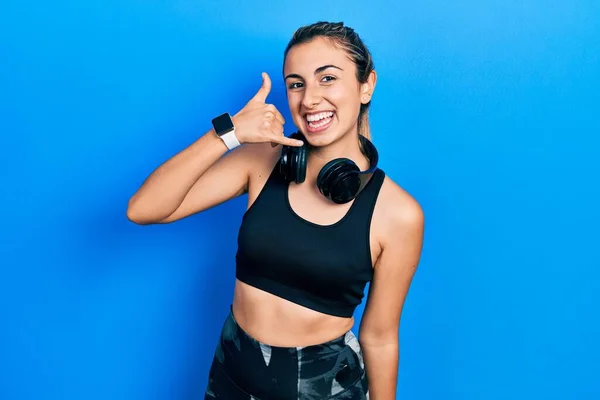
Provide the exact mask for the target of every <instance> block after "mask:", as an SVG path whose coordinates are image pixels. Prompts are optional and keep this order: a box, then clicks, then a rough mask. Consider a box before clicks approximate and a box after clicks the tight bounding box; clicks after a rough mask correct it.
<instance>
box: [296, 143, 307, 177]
mask: <svg viewBox="0 0 600 400" xmlns="http://www.w3.org/2000/svg"><path fill="white" fill-rule="evenodd" d="M295 153H296V157H295V158H296V165H295V167H296V168H295V170H296V176H295V180H294V181H295V182H296V183H302V182H304V180H305V179H306V153H307V147H306V142H305V143H304V144H303V145H302V146H301V147H296V149H295Z"/></svg>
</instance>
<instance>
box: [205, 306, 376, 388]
mask: <svg viewBox="0 0 600 400" xmlns="http://www.w3.org/2000/svg"><path fill="white" fill-rule="evenodd" d="M368 398H369V394H368V387H367V377H366V372H365V369H364V363H363V358H362V352H361V349H360V346H359V343H358V340H357V339H356V337H355V336H354V334H353V333H352V332H351V331H349V332H347V333H346V334H345V335H343V336H341V337H339V338H337V339H334V340H332V341H329V342H327V343H323V344H320V345H314V346H308V347H274V346H269V345H265V344H263V343H260V342H258V341H257V340H255V339H253V338H252V337H250V336H249V335H248V334H247V333H245V332H244V331H243V330H242V329H241V328H240V326H239V325H238V324H237V323H236V321H235V318H234V316H233V313H230V314H229V316H228V317H227V319H226V321H225V324H224V326H223V330H222V332H221V337H220V339H219V342H218V344H217V348H216V351H215V356H214V359H213V362H212V365H211V368H210V372H209V379H208V387H207V389H206V394H205V400H208V399H227V400H324V399H337V400H346V399H353V400H354V399H356V400H367V399H368Z"/></svg>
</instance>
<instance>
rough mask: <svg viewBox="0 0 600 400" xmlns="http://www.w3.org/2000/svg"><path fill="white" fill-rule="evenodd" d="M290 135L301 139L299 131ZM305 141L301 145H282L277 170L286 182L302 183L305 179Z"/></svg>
mask: <svg viewBox="0 0 600 400" xmlns="http://www.w3.org/2000/svg"><path fill="white" fill-rule="evenodd" d="M291 137H293V138H296V139H300V140H302V137H301V135H300V133H298V132H297V133H295V134H293V135H291ZM306 152H307V145H306V141H305V143H304V145H302V146H301V147H297V146H285V145H284V146H282V148H281V155H280V157H279V172H280V174H281V175H282V176H283V178H284V179H285V180H286V181H288V182H296V183H302V182H304V180H305V179H306Z"/></svg>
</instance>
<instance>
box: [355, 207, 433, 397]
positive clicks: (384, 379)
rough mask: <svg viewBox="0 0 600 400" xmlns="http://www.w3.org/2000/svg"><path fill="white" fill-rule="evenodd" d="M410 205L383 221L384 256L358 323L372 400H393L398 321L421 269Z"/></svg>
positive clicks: (418, 230) (419, 236) (416, 216)
mask: <svg viewBox="0 0 600 400" xmlns="http://www.w3.org/2000/svg"><path fill="white" fill-rule="evenodd" d="M405 204H406V203H405ZM408 204H409V205H408V206H404V207H398V208H395V211H394V212H393V213H392V214H393V215H392V216H391V218H386V220H387V221H388V222H387V225H388V226H387V227H386V229H385V233H386V234H385V235H384V239H383V240H382V244H381V246H382V251H381V254H380V256H379V258H378V260H377V263H376V265H375V273H374V277H373V281H372V282H371V285H370V288H369V294H368V299H367V304H366V307H365V311H364V313H363V316H362V320H361V323H360V332H359V342H360V345H361V348H362V351H363V355H364V360H365V368H366V372H367V376H368V379H369V398H370V399H371V400H395V399H396V387H397V379H398V364H399V352H400V346H399V339H398V336H399V328H400V316H401V313H402V308H403V306H404V300H405V298H406V295H407V293H408V289H409V287H410V284H411V281H412V279H413V276H414V273H415V271H416V268H417V265H418V263H419V259H420V256H421V248H422V243H423V232H424V216H423V212H422V210H421V208H420V206H419V205H418V204H417V203H416V202H415V201H409V202H408ZM386 214H387V213H386Z"/></svg>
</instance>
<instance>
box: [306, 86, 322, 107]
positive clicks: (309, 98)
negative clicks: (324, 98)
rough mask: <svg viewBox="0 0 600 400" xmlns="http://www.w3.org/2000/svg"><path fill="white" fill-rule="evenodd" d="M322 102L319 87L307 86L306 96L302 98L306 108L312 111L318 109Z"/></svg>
mask: <svg viewBox="0 0 600 400" xmlns="http://www.w3.org/2000/svg"><path fill="white" fill-rule="evenodd" d="M320 102H321V93H320V91H319V88H318V87H314V88H313V87H312V86H309V85H306V86H305V89H304V96H303V97H302V105H303V106H304V107H305V108H308V109H311V108H314V107H316V106H317V105H318V104H319V103H320Z"/></svg>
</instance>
